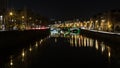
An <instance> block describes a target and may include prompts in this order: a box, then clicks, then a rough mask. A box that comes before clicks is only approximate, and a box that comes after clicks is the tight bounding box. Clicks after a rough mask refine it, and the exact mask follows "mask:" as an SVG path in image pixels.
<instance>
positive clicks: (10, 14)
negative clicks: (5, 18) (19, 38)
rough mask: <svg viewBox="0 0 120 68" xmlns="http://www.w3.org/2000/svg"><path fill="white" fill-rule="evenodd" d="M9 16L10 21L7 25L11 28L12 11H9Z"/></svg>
mask: <svg viewBox="0 0 120 68" xmlns="http://www.w3.org/2000/svg"><path fill="white" fill-rule="evenodd" d="M9 16H10V23H9V24H8V26H9V29H12V28H13V27H12V26H13V23H12V22H13V19H12V16H13V12H12V11H11V12H9Z"/></svg>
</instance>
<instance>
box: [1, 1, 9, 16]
mask: <svg viewBox="0 0 120 68" xmlns="http://www.w3.org/2000/svg"><path fill="white" fill-rule="evenodd" d="M7 4H8V0H0V15H2V14H4V12H5V11H6V10H7Z"/></svg>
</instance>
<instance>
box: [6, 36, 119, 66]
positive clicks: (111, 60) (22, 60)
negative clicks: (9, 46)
mask: <svg viewBox="0 0 120 68" xmlns="http://www.w3.org/2000/svg"><path fill="white" fill-rule="evenodd" d="M117 45H119V44H117ZM113 46H114V47H113ZM119 52H120V51H119V47H117V48H115V45H113V44H111V43H106V42H104V41H100V40H97V39H92V38H88V37H85V36H82V35H72V36H66V37H64V36H49V37H46V38H45V39H41V40H40V41H36V42H35V43H34V45H30V46H29V47H28V48H24V49H22V50H21V53H19V55H18V56H17V57H14V55H12V56H10V60H9V61H8V63H6V64H5V68H45V67H47V68H48V67H56V68H58V67H73V68H77V67H79V68H80V67H81V68H84V67H89V68H91V67H96V68H101V67H106V68H119V67H120V66H119V64H120V63H119V62H120V53H119Z"/></svg>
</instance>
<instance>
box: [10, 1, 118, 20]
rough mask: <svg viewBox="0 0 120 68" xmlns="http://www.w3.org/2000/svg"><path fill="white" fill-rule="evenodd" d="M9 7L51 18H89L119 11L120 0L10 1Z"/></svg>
mask: <svg viewBox="0 0 120 68" xmlns="http://www.w3.org/2000/svg"><path fill="white" fill-rule="evenodd" d="M9 1H10V2H9V7H13V8H17V9H19V8H23V7H24V6H25V7H27V8H30V9H33V10H34V11H36V12H38V13H40V14H41V15H43V16H47V17H49V18H60V17H63V18H64V17H66V18H88V17H90V16H93V15H95V14H97V13H99V12H103V11H106V10H110V9H119V8H120V2H119V0H71V1H70V0H9Z"/></svg>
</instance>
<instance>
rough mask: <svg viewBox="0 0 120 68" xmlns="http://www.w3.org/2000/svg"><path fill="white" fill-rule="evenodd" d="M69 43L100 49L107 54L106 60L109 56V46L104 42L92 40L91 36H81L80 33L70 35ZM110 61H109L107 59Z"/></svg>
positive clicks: (75, 45) (74, 45)
mask: <svg viewBox="0 0 120 68" xmlns="http://www.w3.org/2000/svg"><path fill="white" fill-rule="evenodd" d="M70 44H71V45H72V46H73V47H78V46H79V47H91V48H95V49H96V50H99V51H101V53H102V54H105V55H106V56H108V60H110V57H111V48H110V47H109V46H107V45H105V44H104V42H99V41H98V40H94V39H92V38H88V37H83V36H82V35H78V36H76V35H72V37H71V38H70ZM109 62H110V61H109Z"/></svg>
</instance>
